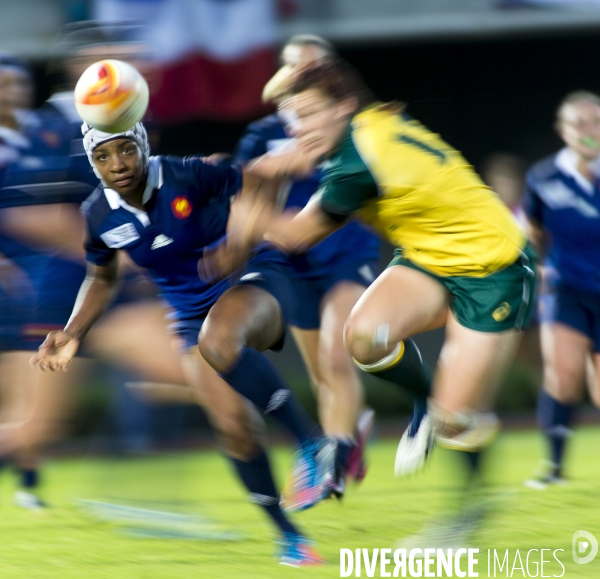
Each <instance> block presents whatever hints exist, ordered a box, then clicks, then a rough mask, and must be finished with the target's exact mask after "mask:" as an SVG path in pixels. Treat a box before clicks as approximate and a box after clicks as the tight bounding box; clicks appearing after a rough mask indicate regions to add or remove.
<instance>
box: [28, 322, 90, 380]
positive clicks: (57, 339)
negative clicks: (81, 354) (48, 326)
mask: <svg viewBox="0 0 600 579" xmlns="http://www.w3.org/2000/svg"><path fill="white" fill-rule="evenodd" d="M78 349H79V340H76V339H75V338H74V337H73V336H71V334H69V332H65V331H64V330H60V331H58V332H50V333H49V334H48V336H47V337H46V339H45V340H44V343H43V344H42V345H41V346H40V348H39V350H38V352H37V353H36V354H34V355H33V356H32V358H31V360H30V361H29V363H30V364H31V366H33V367H35V366H37V367H38V368H40V369H41V370H44V371H45V370H50V371H54V370H59V369H60V370H62V371H63V372H66V370H67V368H68V367H69V364H70V363H71V360H72V359H73V358H74V357H75V354H76V353H77V350H78Z"/></svg>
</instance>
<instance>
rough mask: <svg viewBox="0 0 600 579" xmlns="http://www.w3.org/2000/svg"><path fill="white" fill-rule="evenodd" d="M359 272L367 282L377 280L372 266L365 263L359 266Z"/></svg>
mask: <svg viewBox="0 0 600 579" xmlns="http://www.w3.org/2000/svg"><path fill="white" fill-rule="evenodd" d="M358 273H359V274H360V275H361V277H362V278H363V279H364V280H365V281H366V282H367V283H372V282H373V281H374V280H375V275H374V274H373V270H372V269H371V267H370V266H369V265H368V264H366V263H365V265H363V266H362V267H359V268H358Z"/></svg>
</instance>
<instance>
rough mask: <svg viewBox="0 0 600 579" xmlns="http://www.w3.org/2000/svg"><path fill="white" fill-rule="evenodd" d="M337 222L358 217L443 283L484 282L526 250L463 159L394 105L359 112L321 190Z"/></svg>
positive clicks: (505, 213)
mask: <svg viewBox="0 0 600 579" xmlns="http://www.w3.org/2000/svg"><path fill="white" fill-rule="evenodd" d="M319 202H320V205H321V207H322V209H323V210H324V211H325V212H326V213H328V214H329V215H330V216H332V217H336V216H339V217H343V216H348V215H350V214H351V213H355V214H356V215H357V216H358V217H360V218H361V219H362V220H364V221H366V222H367V223H369V224H370V225H372V226H373V227H374V228H375V229H377V231H379V232H380V233H381V235H382V236H383V237H385V238H386V239H387V240H389V241H390V242H391V243H392V244H394V245H396V246H397V247H400V248H402V250H403V254H404V256H405V257H406V258H407V259H409V260H410V261H412V262H414V263H415V264H417V265H419V266H421V267H423V268H424V269H427V270H429V271H431V272H432V273H435V274H436V275H440V276H472V277H484V276H487V275H489V274H491V273H493V272H495V271H498V270H500V269H503V268H505V267H507V266H509V265H511V264H512V263H514V262H515V261H516V260H517V258H518V256H519V253H520V251H521V249H523V247H524V246H525V243H526V238H525V234H524V232H523V231H522V229H521V228H520V226H519V225H518V224H517V222H516V220H515V219H514V217H513V215H512V213H511V212H510V211H509V210H508V208H507V207H506V206H505V205H504V204H503V203H502V201H501V200H500V199H499V197H498V196H497V195H496V194H495V193H494V192H493V191H492V190H491V189H490V188H489V187H487V186H486V185H485V184H484V183H483V181H482V180H481V179H480V178H479V176H478V175H477V174H476V173H475V171H474V170H473V168H472V167H471V166H470V165H469V164H468V163H467V161H466V160H465V159H464V158H463V157H462V155H461V154H460V153H459V152H458V151H456V150H455V149H453V148H452V147H451V146H449V145H448V144H447V143H445V142H444V141H443V140H442V139H441V138H440V137H439V136H438V135H436V134H435V133H432V132H431V131H429V130H428V129H427V128H426V127H424V126H423V125H421V124H420V123H419V122H418V121H416V120H414V119H411V118H410V117H409V116H408V115H406V114H404V113H398V112H397V111H394V110H393V108H392V107H391V106H389V105H379V106H375V107H371V108H368V109H366V110H363V111H362V112H360V113H358V114H357V115H356V116H355V117H354V118H353V119H352V123H351V126H350V129H349V131H348V133H347V134H346V135H345V137H344V139H343V140H342V142H341V144H340V147H339V149H338V151H337V152H336V153H335V155H334V156H333V157H332V158H331V159H330V161H329V162H328V163H327V165H326V168H325V173H324V176H323V179H322V186H321V188H320V190H319Z"/></svg>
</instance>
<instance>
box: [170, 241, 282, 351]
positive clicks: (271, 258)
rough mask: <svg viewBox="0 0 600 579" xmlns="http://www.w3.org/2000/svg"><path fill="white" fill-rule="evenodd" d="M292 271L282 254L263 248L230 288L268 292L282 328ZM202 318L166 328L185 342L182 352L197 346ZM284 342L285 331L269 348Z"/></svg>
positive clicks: (204, 317)
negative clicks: (252, 287) (276, 307)
mask: <svg viewBox="0 0 600 579" xmlns="http://www.w3.org/2000/svg"><path fill="white" fill-rule="evenodd" d="M292 275H293V273H292V270H291V268H290V265H289V263H288V259H287V257H286V256H285V254H283V253H281V252H280V251H279V250H277V249H274V248H271V247H268V246H265V247H263V248H261V249H260V251H258V253H257V254H256V255H255V256H254V257H253V258H252V259H251V260H250V261H249V262H248V264H247V265H246V267H245V268H244V270H243V271H242V272H241V273H240V274H239V275H238V276H237V279H236V280H234V281H233V283H232V286H233V287H235V286H236V285H252V286H256V287H259V288H261V289H263V290H265V291H267V292H268V293H270V294H271V295H272V296H273V297H274V298H275V299H276V300H277V302H278V303H279V307H280V308H281V314H282V316H283V319H284V328H285V326H286V325H287V324H288V323H289V319H290V315H291V311H292V306H293V294H292V292H293V290H292V285H293V284H292ZM217 299H218V298H217ZM205 319H206V316H203V317H198V318H192V319H188V320H185V319H181V320H179V321H177V322H174V323H173V324H171V325H170V326H169V328H170V330H171V331H172V332H173V333H175V334H177V335H178V336H179V337H180V338H181V339H182V340H183V342H184V343H185V347H186V349H189V348H193V347H195V346H196V345H197V344H198V335H199V334H200V330H201V329H202V324H204V320H205ZM284 343H285V330H284V334H283V336H281V338H280V339H279V340H278V341H277V342H276V343H275V344H273V345H272V346H271V347H270V349H271V350H274V351H276V352H277V351H279V350H281V349H282V348H283V345H284Z"/></svg>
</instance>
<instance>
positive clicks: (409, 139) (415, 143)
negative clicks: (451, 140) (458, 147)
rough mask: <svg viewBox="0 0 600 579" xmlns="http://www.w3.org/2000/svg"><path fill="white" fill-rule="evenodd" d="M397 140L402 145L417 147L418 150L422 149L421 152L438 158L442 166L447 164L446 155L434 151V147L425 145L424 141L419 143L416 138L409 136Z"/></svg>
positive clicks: (402, 136)
mask: <svg viewBox="0 0 600 579" xmlns="http://www.w3.org/2000/svg"><path fill="white" fill-rule="evenodd" d="M396 138H397V139H398V140H399V141H400V142H401V143H406V144H407V145H411V146H413V147H416V148H417V149H421V151H425V152H426V153H429V154H430V155H433V156H434V157H437V158H438V159H439V160H440V162H441V163H442V165H443V164H444V163H445V162H446V154H445V153H444V151H440V150H439V149H434V148H433V147H430V146H429V145H428V144H427V143H423V142H422V141H419V140H417V139H415V138H414V137H409V136H408V135H398V136H397V137H396Z"/></svg>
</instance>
